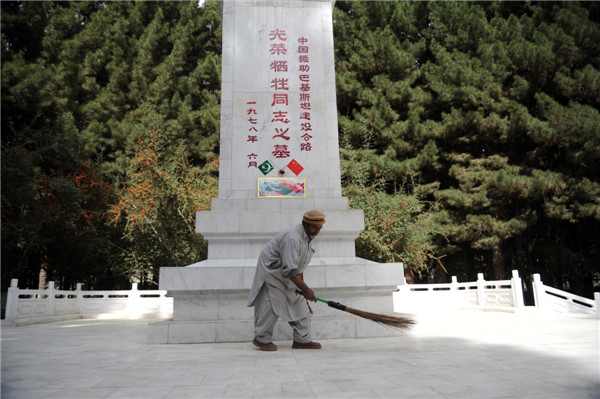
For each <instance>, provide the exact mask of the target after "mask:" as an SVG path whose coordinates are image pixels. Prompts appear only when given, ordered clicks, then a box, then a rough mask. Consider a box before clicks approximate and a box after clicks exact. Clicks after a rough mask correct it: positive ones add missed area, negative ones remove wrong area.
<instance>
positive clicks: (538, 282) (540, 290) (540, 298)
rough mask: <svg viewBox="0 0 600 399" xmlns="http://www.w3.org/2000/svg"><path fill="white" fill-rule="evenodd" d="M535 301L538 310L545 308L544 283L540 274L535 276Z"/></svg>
mask: <svg viewBox="0 0 600 399" xmlns="http://www.w3.org/2000/svg"><path fill="white" fill-rule="evenodd" d="M531 285H532V287H533V300H534V301H535V307H536V308H538V309H543V308H544V283H542V279H541V277H540V275H539V274H538V273H535V274H534V275H533V283H532V284H531Z"/></svg>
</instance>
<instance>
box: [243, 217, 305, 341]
mask: <svg viewBox="0 0 600 399" xmlns="http://www.w3.org/2000/svg"><path fill="white" fill-rule="evenodd" d="M310 244H311V240H310V239H309V237H308V235H307V234H306V232H305V231H304V226H303V225H302V224H299V225H296V226H292V227H290V228H288V229H287V230H285V231H283V232H281V233H279V234H278V235H277V236H275V237H274V238H273V239H272V240H271V241H270V242H269V243H268V244H267V245H266V246H265V247H264V248H263V250H262V251H261V253H260V256H259V258H258V264H257V265H256V273H255V274H254V281H253V282H252V287H251V288H250V297H249V298H248V306H254V326H255V327H254V333H255V334H254V335H255V337H256V339H257V340H258V341H260V342H262V343H269V342H271V340H272V337H273V329H274V327H275V323H276V322H277V319H278V318H281V319H282V320H284V321H287V322H288V323H289V324H290V325H291V326H292V328H293V330H294V340H295V341H297V342H301V343H306V342H311V338H310V331H309V329H308V314H309V308H308V306H307V304H306V300H305V299H304V297H303V296H302V295H298V294H296V289H297V288H298V287H296V285H295V284H294V283H293V282H292V280H291V279H292V278H293V277H294V276H296V275H298V274H301V273H303V272H304V270H305V269H306V267H307V266H308V263H309V262H310V260H311V259H312V256H313V253H314V252H315V251H314V249H313V248H312V247H311V245H310Z"/></svg>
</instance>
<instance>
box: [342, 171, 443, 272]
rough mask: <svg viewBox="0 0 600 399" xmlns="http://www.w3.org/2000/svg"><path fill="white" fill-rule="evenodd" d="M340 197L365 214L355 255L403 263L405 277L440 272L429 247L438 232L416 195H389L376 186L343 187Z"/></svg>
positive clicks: (436, 259) (436, 260)
mask: <svg viewBox="0 0 600 399" xmlns="http://www.w3.org/2000/svg"><path fill="white" fill-rule="evenodd" d="M379 183H381V182H379ZM344 195H345V196H347V197H348V199H349V204H350V207H351V208H355V209H362V210H363V211H364V215H365V229H364V230H363V232H362V233H361V234H360V236H359V237H358V238H357V240H356V254H357V256H360V257H363V258H366V259H371V260H374V261H377V262H382V263H388V262H403V263H404V266H405V271H406V272H407V273H408V274H407V276H409V277H415V276H418V277H422V276H423V275H427V274H429V273H431V272H432V271H433V269H435V268H437V267H439V266H441V267H442V269H443V265H442V263H441V262H440V261H439V258H436V257H435V254H434V252H433V245H432V238H433V237H434V236H438V235H439V234H440V233H441V231H440V230H439V229H438V226H437V224H436V223H434V221H433V213H432V212H431V211H426V210H425V209H424V208H425V203H424V202H423V201H421V200H420V199H419V198H418V197H417V196H415V195H407V194H404V193H402V192H401V191H398V192H396V193H394V194H393V195H389V194H387V193H386V192H385V190H383V189H382V186H381V184H377V183H376V184H374V185H372V186H364V185H361V184H352V185H346V186H345V187H344Z"/></svg>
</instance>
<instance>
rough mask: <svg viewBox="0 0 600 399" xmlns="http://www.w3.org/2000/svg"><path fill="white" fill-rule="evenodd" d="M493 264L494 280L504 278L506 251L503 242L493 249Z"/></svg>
mask: <svg viewBox="0 0 600 399" xmlns="http://www.w3.org/2000/svg"><path fill="white" fill-rule="evenodd" d="M492 266H493V268H494V280H504V277H505V273H504V253H503V252H502V244H499V245H498V246H497V247H496V248H494V250H493V251H492Z"/></svg>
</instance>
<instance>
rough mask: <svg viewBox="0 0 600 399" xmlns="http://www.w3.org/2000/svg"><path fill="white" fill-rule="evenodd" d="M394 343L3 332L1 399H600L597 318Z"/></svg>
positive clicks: (99, 331) (471, 322) (117, 327)
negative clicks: (314, 347) (156, 341)
mask: <svg viewBox="0 0 600 399" xmlns="http://www.w3.org/2000/svg"><path fill="white" fill-rule="evenodd" d="M417 320H418V322H419V323H418V325H417V326H415V327H414V328H413V330H411V331H410V332H406V333H402V334H400V335H399V336H397V337H391V338H377V339H355V340H352V339H340V340H324V341H321V343H322V344H323V349H322V350H318V351H308V350H304V351H302V350H292V349H291V342H289V341H284V342H276V343H277V344H278V345H279V350H278V351H277V352H260V351H257V350H255V349H254V348H253V347H252V345H251V344H250V343H231V344H198V345H148V344H147V343H146V328H147V321H115V320H73V321H65V322H57V323H51V324H40V325H33V326H22V327H4V326H3V327H2V386H1V388H2V392H1V397H2V399H37V398H78V399H94V398H131V399H133V398H144V399H152V398H165V399H180V398H250V397H256V398H283V397H285V398H440V399H441V398H450V399H454V398H456V399H465V398H476V399H485V398H504V399H509V398H510V399H517V398H518V399H528V398H531V399H534V398H535V399H553V398H560V399H562V398H565V399H571V398H572V399H596V398H600V365H599V364H600V359H599V357H600V352H599V320H598V319H593V318H590V317H584V316H576V315H560V314H546V313H540V312H538V311H537V310H535V309H528V310H524V311H523V312H519V313H504V312H473V311H457V312H449V313H444V314H422V315H420V316H419V317H418V318H417Z"/></svg>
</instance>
